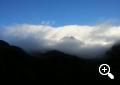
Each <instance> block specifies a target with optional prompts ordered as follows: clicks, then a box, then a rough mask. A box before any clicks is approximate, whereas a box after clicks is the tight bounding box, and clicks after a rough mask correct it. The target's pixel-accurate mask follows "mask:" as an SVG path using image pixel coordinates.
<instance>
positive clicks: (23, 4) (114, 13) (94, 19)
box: [0, 0, 120, 59]
mask: <svg viewBox="0 0 120 85" xmlns="http://www.w3.org/2000/svg"><path fill="white" fill-rule="evenodd" d="M119 8H120V0H0V40H4V41H7V42H8V43H10V44H11V45H15V46H18V47H21V48H23V49H24V50H25V51H27V52H29V53H31V52H35V51H36V52H38V51H41V52H45V51H48V50H58V51H61V52H64V53H67V54H71V55H75V56H79V57H81V55H82V57H83V58H89V59H90V58H96V56H99V57H101V54H103V53H104V52H105V51H107V50H108V49H109V48H111V47H112V46H113V45H114V44H115V43H118V42H120V11H119ZM111 22H112V24H111Z"/></svg>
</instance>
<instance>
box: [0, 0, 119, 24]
mask: <svg viewBox="0 0 120 85" xmlns="http://www.w3.org/2000/svg"><path fill="white" fill-rule="evenodd" d="M119 8H120V0H0V26H7V25H11V24H24V23H26V24H49V25H52V26H64V25H95V24H96V23H102V22H104V21H109V20H110V21H112V22H115V23H116V22H117V23H119V19H120V9H119Z"/></svg>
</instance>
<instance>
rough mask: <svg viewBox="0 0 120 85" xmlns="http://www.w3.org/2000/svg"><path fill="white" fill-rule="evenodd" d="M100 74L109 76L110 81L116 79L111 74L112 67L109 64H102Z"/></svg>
mask: <svg viewBox="0 0 120 85" xmlns="http://www.w3.org/2000/svg"><path fill="white" fill-rule="evenodd" d="M99 73H100V74H101V75H108V77H109V78H110V79H114V75H113V74H112V73H110V66H109V65H108V64H101V65H100V66H99Z"/></svg>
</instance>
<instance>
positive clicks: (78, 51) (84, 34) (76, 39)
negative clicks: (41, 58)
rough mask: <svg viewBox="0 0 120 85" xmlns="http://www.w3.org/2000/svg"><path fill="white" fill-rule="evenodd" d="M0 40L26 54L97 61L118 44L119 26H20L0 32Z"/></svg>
mask: <svg viewBox="0 0 120 85" xmlns="http://www.w3.org/2000/svg"><path fill="white" fill-rule="evenodd" d="M0 39H2V40H5V41H7V42H9V43H11V44H13V45H17V46H19V47H21V48H23V49H24V50H26V51H28V52H33V51H41V52H45V51H47V50H59V51H62V52H65V53H68V54H72V55H76V56H79V57H83V58H96V57H98V56H99V57H100V54H102V53H104V52H105V51H106V50H108V49H109V48H110V47H111V46H112V45H113V44H114V43H116V42H118V41H119V40H120V26H112V25H108V24H101V25H96V26H87V25H86V26H81V25H66V26H61V27H53V26H49V25H30V24H20V25H14V26H7V27H4V28H2V29H1V30H0Z"/></svg>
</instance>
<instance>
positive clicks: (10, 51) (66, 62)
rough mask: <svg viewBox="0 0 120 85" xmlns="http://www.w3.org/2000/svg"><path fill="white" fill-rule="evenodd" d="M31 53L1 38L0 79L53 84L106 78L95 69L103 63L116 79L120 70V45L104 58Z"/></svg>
mask: <svg viewBox="0 0 120 85" xmlns="http://www.w3.org/2000/svg"><path fill="white" fill-rule="evenodd" d="M34 55H35V56H30V55H28V54H27V53H26V52H24V51H23V50H22V49H21V48H19V47H16V46H11V45H9V44H8V43H6V42H4V41H0V69H1V72H0V78H2V79H3V80H6V81H7V80H10V79H11V80H12V81H16V80H25V81H27V80H29V81H39V82H40V83H41V82H43V81H46V82H47V81H51V82H52V83H53V82H54V83H55V82H57V83H56V84H60V83H61V84H65V83H66V84H74V83H76V82H78V83H80V81H81V80H83V79H84V80H102V79H109V77H108V76H102V75H100V74H99V72H98V68H99V65H100V64H102V63H108V64H110V66H111V71H112V73H113V74H115V77H116V76H117V77H116V78H118V75H119V74H118V73H119V72H120V68H119V67H120V62H119V61H120V58H119V57H120V45H117V46H116V45H115V46H113V47H112V48H111V49H110V50H109V51H108V52H107V53H106V54H105V57H106V60H104V61H100V60H87V59H82V58H78V57H76V56H72V55H68V54H65V53H63V52H59V51H56V50H53V51H48V52H46V53H44V54H39V53H38V54H34ZM117 74H118V75H117ZM11 76H12V77H11ZM44 83H45V82H44ZM49 83H50V82H49Z"/></svg>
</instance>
